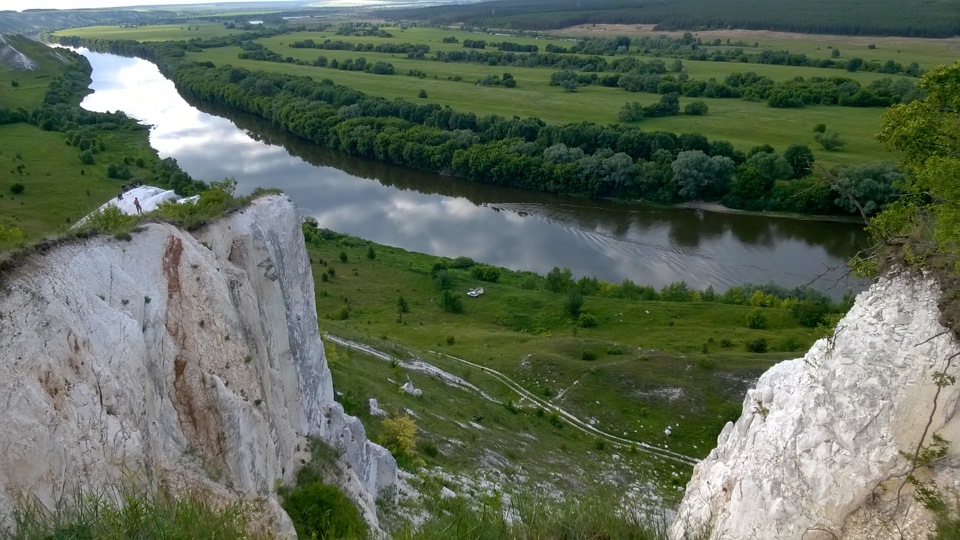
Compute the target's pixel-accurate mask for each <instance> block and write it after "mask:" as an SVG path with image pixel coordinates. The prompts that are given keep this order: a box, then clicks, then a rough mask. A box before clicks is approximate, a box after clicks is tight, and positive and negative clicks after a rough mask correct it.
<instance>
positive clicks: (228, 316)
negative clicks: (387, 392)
mask: <svg viewBox="0 0 960 540" xmlns="http://www.w3.org/2000/svg"><path fill="white" fill-rule="evenodd" d="M2 285H3V287H2V291H0V373H2V375H0V410H2V414H0V513H3V514H6V513H7V512H8V511H9V510H10V508H11V505H12V504H13V503H14V502H15V501H16V500H17V498H19V497H21V496H24V495H30V496H36V498H37V500H39V501H40V502H41V503H43V504H45V505H46V506H48V507H50V508H53V507H55V506H56V503H57V501H58V500H60V499H61V498H63V497H69V496H70V495H71V494H72V493H73V492H74V490H75V489H76V488H78V487H83V488H85V489H88V490H90V489H93V490H98V489H103V488H107V489H110V488H113V487H115V486H118V485H120V484H121V483H125V482H130V481H131V480H133V481H142V482H147V483H149V484H150V485H154V486H160V485H162V486H164V487H167V488H168V489H171V490H173V491H174V492H180V493H182V492H186V491H194V492H196V491H197V490H200V491H201V492H202V493H206V494H209V495H210V496H217V497H222V498H223V499H224V500H227V499H233V498H236V497H237V496H239V495H243V496H247V497H256V496H262V497H265V498H267V504H266V505H265V507H266V508H267V510H268V513H269V512H270V511H272V512H273V513H274V515H273V516H272V518H273V522H272V524H268V525H267V526H268V527H271V528H272V529H273V532H279V533H280V534H281V535H292V534H293V532H292V528H291V527H290V524H289V519H288V518H287V517H286V515H285V514H283V512H282V511H281V510H279V506H278V505H276V504H275V503H276V501H275V500H273V496H272V495H271V494H270V493H271V491H272V490H273V489H274V486H275V483H276V481H277V480H283V481H285V482H290V481H292V480H293V479H294V475H295V473H296V471H297V469H298V468H299V465H300V463H301V459H309V454H308V452H307V437H308V436H317V437H319V438H321V439H323V440H324V441H326V442H327V443H329V444H330V445H332V446H334V447H337V448H339V449H340V450H341V452H342V456H341V458H340V459H341V460H342V462H343V467H342V468H343V469H344V471H345V475H344V478H343V483H344V486H343V487H345V488H346V489H347V491H348V492H349V493H350V494H352V495H353V497H354V498H355V499H356V500H357V501H358V502H360V503H361V507H362V508H363V509H364V513H365V515H366V516H367V518H368V519H369V520H371V521H373V522H374V524H375V519H376V517H375V513H374V511H375V509H374V498H375V497H376V496H377V494H378V493H379V492H380V491H381V490H382V489H384V488H387V487H390V486H392V485H393V484H394V483H395V482H396V474H397V473H396V463H395V461H394V460H393V458H392V457H391V456H390V454H389V453H388V452H387V451H386V450H385V449H383V448H382V447H380V446H377V445H375V444H372V443H370V442H369V441H368V440H367V438H366V435H365V433H364V429H363V426H362V425H361V424H360V422H359V421H358V420H357V419H355V418H353V417H350V416H347V415H345V414H344V412H343V409H342V408H341V406H340V405H339V404H337V403H336V402H334V399H333V387H332V383H331V377H330V371H329V370H328V369H327V365H326V357H325V355H324V350H323V344H322V343H321V341H320V336H319V333H318V327H317V317H316V309H315V304H314V288H313V278H312V276H311V273H310V264H309V260H308V258H307V255H306V251H305V249H304V245H303V236H302V233H301V231H300V226H299V220H298V218H297V215H296V212H295V210H294V207H293V204H292V203H290V201H289V200H288V199H287V198H286V197H283V196H270V197H266V198H262V199H259V200H257V201H255V202H254V203H253V204H252V205H251V206H250V207H248V208H246V209H244V210H242V211H239V212H236V213H233V214H231V215H229V216H227V217H224V218H222V219H220V220H218V221H217V222H216V223H214V224H211V225H208V226H206V227H205V228H204V229H202V230H200V231H198V232H195V233H194V235H191V234H190V233H187V232H185V231H182V230H179V229H177V228H176V227H174V226H172V225H169V224H165V223H151V224H147V225H146V226H145V229H144V230H143V231H142V232H139V233H135V234H134V235H133V239H132V240H131V241H120V240H116V239H113V238H108V237H96V238H91V239H88V240H83V241H78V242H76V243H73V244H67V245H61V246H58V247H56V248H54V249H52V250H50V251H48V252H47V253H46V254H45V255H37V256H34V257H33V258H32V259H31V260H30V261H28V262H27V264H26V265H25V266H23V267H21V268H19V269H17V270H16V271H14V272H13V273H12V275H10V276H5V277H4V282H3V284H2Z"/></svg>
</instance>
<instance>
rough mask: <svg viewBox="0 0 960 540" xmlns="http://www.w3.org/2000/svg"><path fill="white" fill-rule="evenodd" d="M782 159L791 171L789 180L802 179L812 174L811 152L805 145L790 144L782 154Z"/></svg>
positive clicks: (813, 159)
mask: <svg viewBox="0 0 960 540" xmlns="http://www.w3.org/2000/svg"><path fill="white" fill-rule="evenodd" d="M783 157H784V159H786V160H787V163H789V164H790V168H791V169H792V170H793V174H792V175H791V178H803V177H805V176H809V175H810V173H812V172H813V163H814V161H815V158H814V157H813V150H810V147H809V146H807V145H805V144H791V145H790V146H788V147H787V149H786V150H784V152H783Z"/></svg>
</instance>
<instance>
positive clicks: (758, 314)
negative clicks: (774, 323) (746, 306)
mask: <svg viewBox="0 0 960 540" xmlns="http://www.w3.org/2000/svg"><path fill="white" fill-rule="evenodd" d="M768 324H769V323H768V322H767V314H766V313H764V312H763V310H761V309H755V310H753V311H751V312H750V313H749V314H748V315H747V328H752V329H754V330H763V329H765V328H766V327H767V325H768Z"/></svg>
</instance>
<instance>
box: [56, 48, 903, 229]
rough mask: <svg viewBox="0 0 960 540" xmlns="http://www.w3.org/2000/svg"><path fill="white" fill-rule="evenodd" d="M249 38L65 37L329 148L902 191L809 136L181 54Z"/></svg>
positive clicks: (799, 199) (587, 171)
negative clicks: (570, 117)
mask: <svg viewBox="0 0 960 540" xmlns="http://www.w3.org/2000/svg"><path fill="white" fill-rule="evenodd" d="M244 39H245V38H244V37H242V36H234V37H230V38H218V39H215V40H210V41H209V42H199V41H194V42H191V43H189V44H187V43H184V42H167V43H139V42H134V41H109V42H100V41H96V40H93V41H84V40H80V39H78V38H66V39H63V40H62V42H64V43H65V44H68V45H73V46H88V47H92V48H94V49H101V50H108V51H110V52H113V53H118V54H125V55H135V56H141V57H144V58H147V59H149V60H152V61H154V62H156V63H157V64H158V65H159V66H160V69H161V71H163V72H164V73H165V75H166V76H168V77H170V78H171V79H172V80H173V81H174V82H175V83H176V85H177V88H178V89H180V91H181V92H184V93H187V94H189V95H191V96H193V97H195V98H197V99H200V100H205V101H208V102H212V103H217V104H221V105H225V106H227V107H229V108H231V109H234V110H239V111H244V112H248V113H253V114H255V115H257V116H260V117H262V118H264V119H266V120H268V121H270V122H271V123H272V124H274V125H276V126H278V127H281V128H283V129H286V130H287V131H289V132H291V133H293V134H295V135H298V136H300V137H303V138H305V139H308V140H310V141H312V142H314V143H316V144H319V145H322V146H326V147H330V148H335V149H338V150H341V151H344V152H347V153H349V154H352V155H356V156H362V157H367V158H372V159H377V160H380V161H384V162H387V163H394V164H398V165H403V166H406V167H411V168H416V169H423V170H430V171H438V172H440V173H442V174H451V175H456V176H462V177H465V178H469V179H471V180H475V181H479V182H486V183H491V184H495V185H502V186H510V187H517V188H522V189H534V190H540V191H546V192H551V193H564V194H572V195H579V196H585V197H614V198H622V199H634V200H641V199H642V200H648V201H654V202H660V203H676V202H682V201H687V200H697V199H707V200H721V201H723V202H724V203H725V204H727V205H729V206H732V207H735V208H744V209H751V210H781V211H790V212H798V213H808V214H856V213H858V212H859V211H860V209H863V212H864V213H867V214H869V213H872V212H875V211H876V210H878V209H879V208H881V207H882V206H883V205H884V204H886V203H887V202H889V201H890V200H892V199H893V198H894V197H895V196H896V194H897V189H896V187H895V186H896V185H897V183H898V181H899V180H900V179H901V178H902V175H901V174H900V172H899V171H898V170H897V169H896V167H895V166H893V165H892V164H878V165H868V166H863V167H858V168H855V167H842V168H839V169H837V170H835V171H833V172H831V173H830V174H828V175H826V178H822V177H813V176H811V175H810V173H811V172H812V171H813V167H814V157H813V153H812V152H811V151H810V149H809V148H808V147H806V146H804V145H793V146H791V147H789V148H787V149H786V150H785V151H784V152H783V153H780V152H777V151H776V150H775V149H774V148H772V147H770V146H769V145H763V146H758V147H755V148H752V149H750V150H749V151H747V152H743V151H740V150H737V149H735V148H734V147H733V145H731V144H730V143H729V142H727V141H722V140H713V141H711V140H708V139H707V138H706V137H705V136H703V135H701V134H698V133H685V134H679V135H678V134H675V133H668V132H661V131H654V132H651V131H645V130H642V129H640V128H637V127H632V126H623V125H598V124H594V123H590V122H584V123H573V124H564V125H548V124H546V123H545V122H544V121H542V120H540V119H538V118H534V117H527V118H519V117H513V118H509V119H508V118H504V117H501V116H496V115H492V116H477V115H475V114H473V113H462V112H458V111H455V110H453V109H450V108H448V107H441V106H439V105H437V104H434V103H428V104H417V103H413V102H408V101H404V100H396V101H390V100H387V99H384V98H381V97H371V96H367V95H365V94H363V93H361V92H359V91H356V90H354V89H351V88H348V87H345V86H341V85H336V84H334V83H333V82H332V81H330V80H328V79H324V80H321V81H319V82H318V81H314V80H313V79H311V78H309V77H297V76H292V75H284V74H276V73H265V72H254V71H250V70H246V69H240V68H234V67H231V66H215V65H213V64H212V63H210V62H204V63H196V62H188V61H185V60H183V57H184V56H185V54H186V51H187V50H188V49H190V48H196V47H200V46H222V45H223V44H224V43H225V42H231V41H234V42H239V41H243V40H244ZM664 97H665V98H669V96H664ZM668 107H670V103H669V99H665V100H661V103H660V104H659V105H656V106H655V108H656V109H657V110H656V111H654V112H655V113H657V114H660V112H661V109H666V108H668ZM677 107H678V106H677ZM671 112H673V111H671ZM852 200H856V201H858V203H857V204H858V205H859V206H860V209H858V208H857V205H854V204H852V203H851V201H852Z"/></svg>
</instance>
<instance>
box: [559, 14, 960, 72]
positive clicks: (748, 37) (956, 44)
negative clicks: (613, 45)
mask: <svg viewBox="0 0 960 540" xmlns="http://www.w3.org/2000/svg"><path fill="white" fill-rule="evenodd" d="M692 33H693V35H695V36H696V37H698V38H700V39H701V40H703V41H704V42H711V41H713V40H715V39H719V40H721V43H722V45H721V46H722V47H723V48H726V47H727V46H726V40H727V39H730V41H731V42H736V41H743V42H744V43H747V44H748V45H753V44H754V43H756V44H758V45H759V49H753V48H752V47H747V48H745V50H746V51H747V52H751V51H753V50H762V49H764V48H766V49H772V50H789V51H790V52H795V53H803V54H806V55H807V56H810V57H812V58H830V54H831V53H832V52H833V49H834V48H837V49H840V58H863V59H864V60H869V61H874V60H875V61H878V62H886V61H887V60H893V61H894V62H899V63H901V64H903V65H904V66H906V65H908V64H910V63H911V62H916V63H918V64H920V67H921V68H922V69H925V70H929V69H930V68H932V67H934V66H938V65H941V64H952V63H953V62H955V61H956V59H957V56H958V54H960V38H957V37H953V38H944V39H926V38H909V37H895V36H894V37H884V36H835V35H822V34H797V33H792V32H773V31H769V30H703V31H698V32H692ZM553 34H554V35H559V36H565V37H570V38H573V37H576V36H598V35H599V36H615V35H624V36H631V37H634V36H636V37H642V36H658V35H668V36H673V37H678V36H681V35H683V32H682V31H677V32H661V31H655V30H654V29H653V25H632V24H631V25H616V24H603V25H601V24H597V25H583V26H575V27H571V28H567V29H564V30H560V31H555V32H553ZM871 44H873V45H874V46H875V47H874V48H872V49H871V48H870V45H871Z"/></svg>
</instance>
